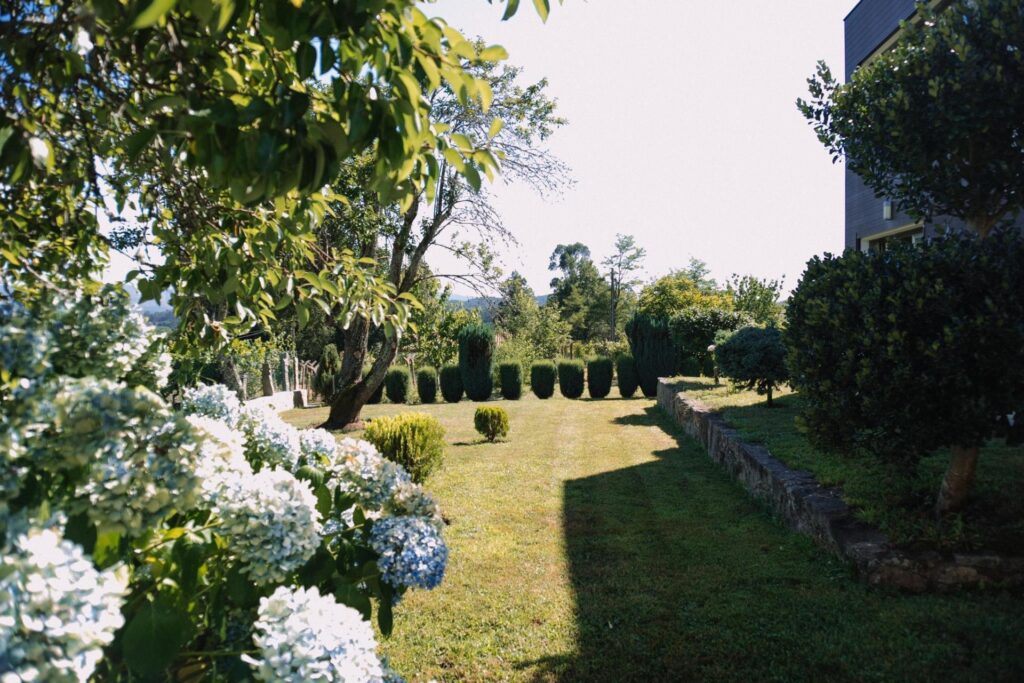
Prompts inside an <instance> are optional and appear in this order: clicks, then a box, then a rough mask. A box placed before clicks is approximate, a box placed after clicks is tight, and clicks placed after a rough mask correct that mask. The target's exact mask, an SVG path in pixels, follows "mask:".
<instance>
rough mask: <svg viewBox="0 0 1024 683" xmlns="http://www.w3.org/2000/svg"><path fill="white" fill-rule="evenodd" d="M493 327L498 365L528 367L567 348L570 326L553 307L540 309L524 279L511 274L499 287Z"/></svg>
mask: <svg viewBox="0 0 1024 683" xmlns="http://www.w3.org/2000/svg"><path fill="white" fill-rule="evenodd" d="M499 292H500V293H501V298H500V299H499V300H498V303H497V305H496V306H495V324H496V325H497V328H498V333H499V334H500V335H501V338H502V342H501V344H500V345H499V346H498V349H497V351H496V353H495V359H496V361H497V362H498V363H504V362H514V363H519V364H520V365H522V366H523V367H529V366H530V365H532V364H533V362H534V361H536V360H541V359H553V358H556V357H558V356H559V355H560V354H561V353H563V351H564V349H565V348H566V347H568V346H569V343H570V337H569V323H567V322H565V321H564V320H562V319H561V317H560V316H559V311H558V309H557V308H556V307H553V306H539V305H538V304H537V299H536V297H535V296H534V294H533V290H532V289H530V287H529V285H527V284H526V280H525V278H523V277H522V276H521V275H519V274H518V273H512V275H511V276H509V278H508V279H507V280H505V281H504V282H502V283H501V285H500V286H499Z"/></svg>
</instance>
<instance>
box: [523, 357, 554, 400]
mask: <svg viewBox="0 0 1024 683" xmlns="http://www.w3.org/2000/svg"><path fill="white" fill-rule="evenodd" d="M557 373H558V371H557V370H556V369H555V364H554V363H552V362H551V361H549V360H542V361H537V362H536V363H534V364H533V365H531V366H530V388H531V389H532V390H533V394H534V395H535V396H536V397H537V398H551V397H552V396H554V394H555V378H556V377H557Z"/></svg>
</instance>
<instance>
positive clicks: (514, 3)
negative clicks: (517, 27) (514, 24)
mask: <svg viewBox="0 0 1024 683" xmlns="http://www.w3.org/2000/svg"><path fill="white" fill-rule="evenodd" d="M518 9H519V0H508V5H506V6H505V14H503V15H502V17H501V20H502V21H507V20H509V19H511V18H512V17H514V16H515V14H516V10H518Z"/></svg>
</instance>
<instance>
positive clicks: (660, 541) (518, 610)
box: [285, 396, 1024, 681]
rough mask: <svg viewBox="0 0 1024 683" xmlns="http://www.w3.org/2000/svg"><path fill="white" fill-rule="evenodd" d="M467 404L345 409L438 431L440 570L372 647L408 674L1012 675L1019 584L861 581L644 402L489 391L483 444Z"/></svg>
mask: <svg viewBox="0 0 1024 683" xmlns="http://www.w3.org/2000/svg"><path fill="white" fill-rule="evenodd" d="M477 405H478V404H473V403H470V402H462V403H459V404H455V405H449V404H438V405H433V406H394V405H387V404H385V405H378V406H369V407H367V409H366V411H365V412H364V417H370V418H372V417H374V416H378V415H384V414H394V413H396V412H403V411H410V410H419V411H423V412H427V413H430V414H432V415H434V416H436V417H437V418H438V419H439V420H441V422H442V423H443V424H444V426H445V428H446V429H447V431H448V440H449V444H450V445H449V448H448V452H447V456H446V462H445V465H444V467H443V468H442V470H441V471H440V472H438V473H437V474H435V475H434V476H433V477H432V478H431V479H430V480H429V481H428V482H427V488H428V489H429V490H430V491H431V492H432V493H433V494H434V495H435V496H436V497H437V498H438V499H439V501H440V502H441V504H442V506H443V508H444V510H445V513H446V515H447V517H448V518H449V519H450V520H451V525H450V526H449V527H448V530H447V532H446V538H447V541H448V544H449V547H450V551H451V556H450V563H449V566H448V573H447V575H446V578H445V582H444V583H443V584H442V586H441V587H440V588H438V589H436V590H434V591H431V592H425V591H412V592H410V593H409V594H407V597H406V599H405V600H404V601H403V602H402V604H401V605H399V607H398V608H397V609H396V619H395V634H394V636H392V638H391V639H390V640H388V641H386V642H385V644H384V646H383V649H384V651H385V653H386V654H388V656H389V657H390V658H391V660H392V662H393V664H394V665H395V667H396V668H397V669H398V670H399V671H401V672H402V673H403V674H405V675H406V676H408V677H409V679H410V680H412V681H427V680H430V679H437V680H439V681H506V680H510V681H681V680H737V681H739V680H744V681H748V680H750V681H754V680H758V681H760V680H776V681H797V680H837V681H843V680H848V681H864V680H902V681H910V680H929V679H937V678H942V679H945V680H985V681H995V680H1006V681H1011V680H1022V679H1024V596H1021V595H1020V594H1017V595H1012V594H1008V593H1005V592H1002V591H990V592H975V593H967V594H960V595H955V596H912V595H901V594H897V593H891V592H886V591H882V590H878V589H869V588H867V587H866V586H863V585H862V584H861V583H859V582H858V581H857V580H856V579H854V578H853V577H852V576H851V575H850V573H849V571H848V569H847V567H846V566H845V565H844V564H842V563H841V562H839V561H837V560H834V559H832V558H831V557H830V556H829V555H828V554H827V553H825V552H824V551H822V550H820V549H818V548H817V547H816V546H814V545H813V544H812V543H811V542H810V541H809V540H808V539H806V538H804V537H802V536H799V535H797V534H795V533H792V532H790V531H788V530H786V529H785V528H783V527H781V526H780V525H778V524H777V523H776V522H775V521H774V520H773V519H772V518H771V516H770V515H769V513H768V512H767V511H765V510H764V509H763V508H761V507H760V506H759V505H758V504H756V503H755V502H753V501H752V500H751V499H750V498H748V497H747V495H746V493H745V492H744V491H743V490H742V489H741V488H740V487H739V486H738V485H737V484H735V483H734V482H732V481H731V480H730V479H729V478H728V476H727V475H726V474H725V473H724V472H722V471H721V470H720V469H719V468H718V466H717V465H715V464H714V463H712V462H711V461H710V460H709V459H708V458H707V456H706V455H705V454H704V453H703V452H702V451H701V450H700V449H699V447H698V446H697V444H696V442H694V441H692V440H690V439H688V438H687V437H685V436H682V435H681V434H679V433H678V432H677V431H676V430H675V429H673V428H672V426H671V425H670V424H669V423H668V421H667V419H666V418H664V417H663V415H662V414H661V412H660V411H659V410H658V409H657V407H656V406H655V405H654V402H653V401H650V400H645V399H634V400H621V399H607V400H603V401H587V400H583V401H568V400H565V399H561V398H553V399H550V400H547V401H540V400H537V399H536V398H534V397H532V396H528V397H524V398H523V400H521V401H502V402H501V403H500V405H501V406H502V407H504V408H505V409H506V410H507V411H508V412H509V415H510V417H511V425H512V431H511V434H510V436H509V439H508V440H507V441H506V442H503V443H497V444H486V443H481V442H480V440H479V437H478V435H477V434H476V432H475V431H474V430H473V425H472V422H473V420H472V416H473V411H474V409H475V408H476V406H477ZM324 415H325V411H323V410H306V411H292V412H290V413H287V414H286V415H285V416H286V417H287V418H288V419H290V420H291V421H292V422H293V423H295V424H297V425H299V426H312V425H315V424H317V423H318V422H319V421H320V420H322V419H323V417H324Z"/></svg>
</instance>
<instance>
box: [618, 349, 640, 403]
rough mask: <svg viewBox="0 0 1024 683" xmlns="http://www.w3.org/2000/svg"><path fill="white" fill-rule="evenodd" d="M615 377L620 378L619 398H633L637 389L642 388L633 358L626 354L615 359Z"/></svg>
mask: <svg viewBox="0 0 1024 683" xmlns="http://www.w3.org/2000/svg"><path fill="white" fill-rule="evenodd" d="M615 375H616V377H618V378H619V396H621V397H622V398H633V394H635V393H636V390H637V387H639V386H640V378H639V377H637V375H636V364H635V363H634V362H633V356H631V355H630V354H628V353H626V354H623V355H621V356H619V357H618V358H616V359H615Z"/></svg>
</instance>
